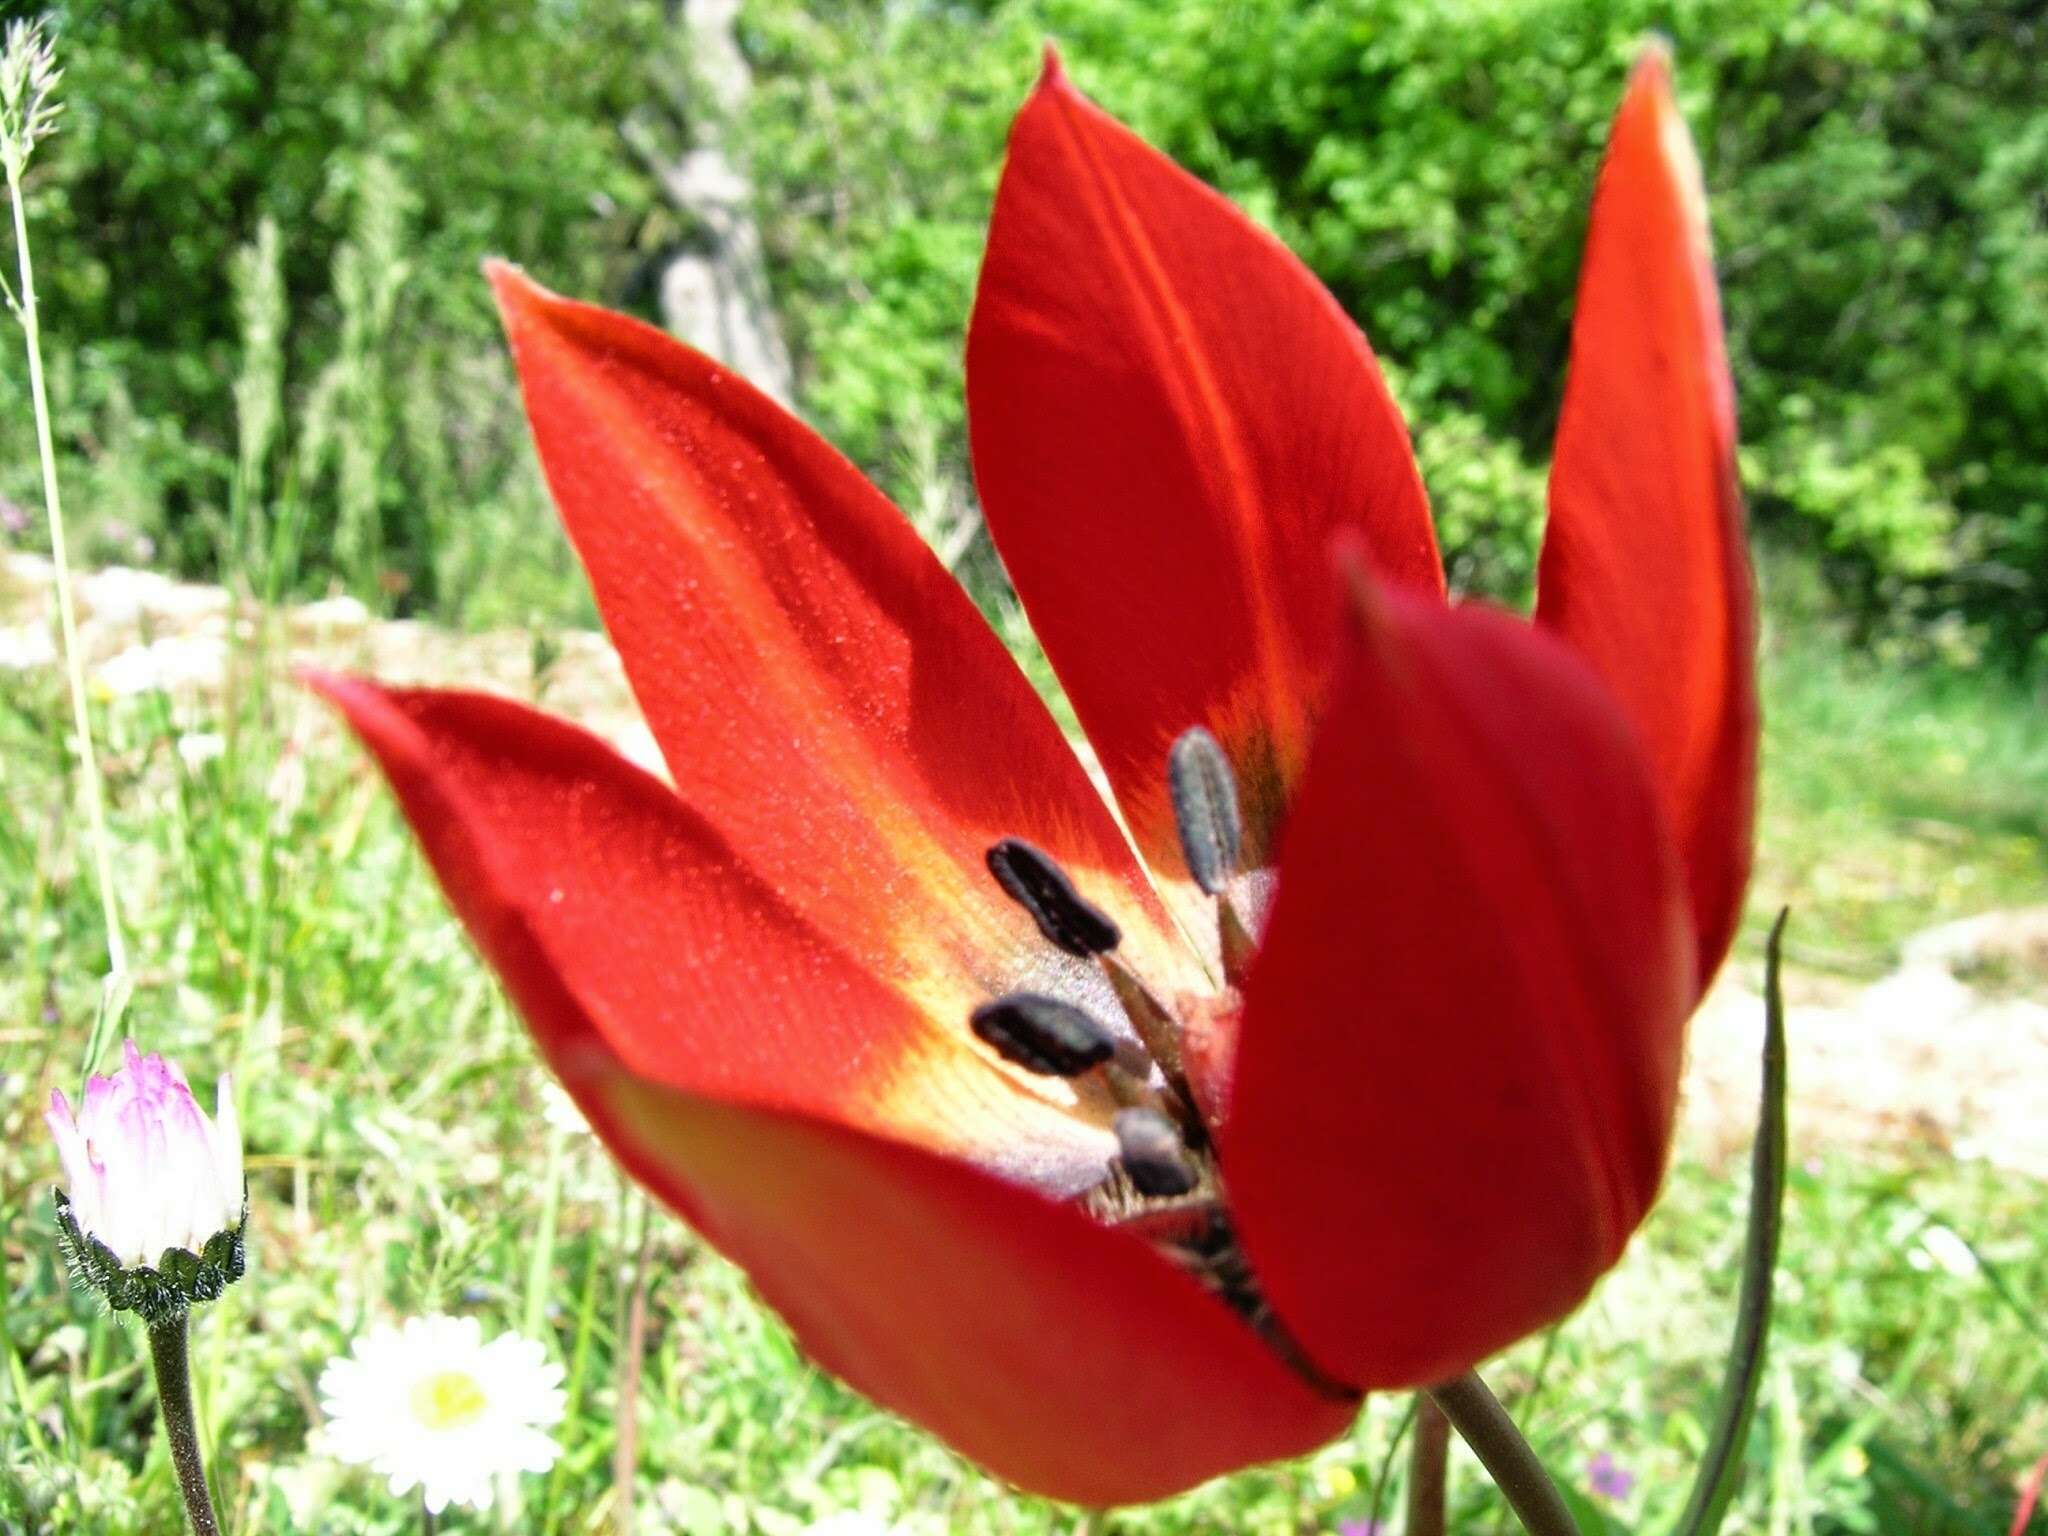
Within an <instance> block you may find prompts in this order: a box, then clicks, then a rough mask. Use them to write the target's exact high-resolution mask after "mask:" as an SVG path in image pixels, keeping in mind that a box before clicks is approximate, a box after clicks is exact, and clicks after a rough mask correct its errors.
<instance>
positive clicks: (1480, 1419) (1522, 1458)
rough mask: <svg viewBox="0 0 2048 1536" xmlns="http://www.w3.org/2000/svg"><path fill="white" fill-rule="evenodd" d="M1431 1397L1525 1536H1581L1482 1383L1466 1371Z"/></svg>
mask: <svg viewBox="0 0 2048 1536" xmlns="http://www.w3.org/2000/svg"><path fill="white" fill-rule="evenodd" d="M1429 1396H1430V1399H1431V1400H1432V1401H1433V1402H1434V1403H1435V1404H1436V1405H1437V1407H1439V1408H1441V1409H1442V1410H1443V1414H1444V1417H1445V1418H1447V1419H1449V1420H1450V1421H1451V1424H1452V1426H1453V1427H1454V1428H1455V1429H1456V1430H1457V1431H1458V1433H1459V1434H1460V1435H1461V1436H1463V1437H1464V1441H1465V1443H1466V1444H1467V1445H1469V1446H1471V1447H1472V1451H1473V1454H1474V1455H1476V1456H1477V1457H1478V1458H1479V1461H1480V1465H1482V1466H1484V1467H1485V1468H1486V1470H1487V1471H1488V1472H1489V1473H1490V1474H1491V1475H1492V1477H1493V1481H1494V1485H1495V1486H1496V1487H1498V1488H1499V1489H1500V1491H1501V1496H1502V1497H1503V1498H1505V1499H1506V1500H1507V1501H1508V1507H1509V1508H1510V1509H1512V1510H1514V1512H1515V1517H1516V1518H1517V1519H1519V1520H1520V1521H1521V1522H1522V1528H1523V1529H1524V1530H1526V1531H1527V1532H1528V1533H1529V1536H1579V1526H1578V1522H1577V1521H1575V1520H1573V1519H1572V1514H1571V1511H1570V1510H1569V1509H1567V1508H1565V1503H1564V1496H1563V1495H1562V1494H1560V1493H1559V1492H1558V1491H1557V1485H1556V1484H1555V1483H1553V1482H1552V1481H1551V1480H1550V1474H1549V1473H1548V1472H1546V1471H1544V1470H1543V1463H1542V1462H1541V1461H1539V1460H1537V1458H1536V1453H1535V1451H1533V1450H1531V1449H1530V1447H1529V1442H1528V1441H1527V1440H1524V1439H1523V1438H1522V1432H1521V1431H1520V1430H1519V1429H1517V1428H1515V1421H1514V1420H1513V1419H1511V1418H1509V1417H1508V1411H1507V1410H1506V1409H1505V1408H1503V1407H1501V1405H1500V1399H1498V1398H1496V1397H1495V1396H1494V1395H1493V1394H1492V1393H1491V1392H1489V1391H1488V1390H1487V1388H1486V1383H1485V1382H1483V1381H1481V1380H1480V1379H1479V1378H1478V1377H1477V1376H1476V1375H1474V1374H1473V1373H1472V1372H1470V1371H1467V1372H1466V1373H1465V1374H1464V1375H1463V1376H1460V1377H1458V1378H1457V1379H1456V1380H1454V1381H1447V1382H1444V1383H1443V1384H1442V1385H1441V1386H1435V1387H1431V1388H1430V1389H1429Z"/></svg>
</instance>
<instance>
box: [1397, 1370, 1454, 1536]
mask: <svg viewBox="0 0 2048 1536" xmlns="http://www.w3.org/2000/svg"><path fill="white" fill-rule="evenodd" d="M1450 1455H1451V1421H1450V1420H1449V1419H1447V1418H1445V1417H1444V1411H1443V1409H1441V1408H1439V1407H1437V1405H1436V1403H1435V1401H1434V1400H1433V1399H1432V1398H1431V1397H1430V1396H1429V1394H1428V1393H1426V1392H1418V1393H1416V1394H1415V1445H1414V1447H1413V1449H1412V1451H1411V1453H1410V1456H1409V1461H1408V1520H1407V1523H1406V1524H1405V1525H1404V1526H1402V1528H1401V1530H1402V1536H1444V1503H1445V1498H1446V1495H1447V1493H1448V1491H1449V1486H1450Z"/></svg>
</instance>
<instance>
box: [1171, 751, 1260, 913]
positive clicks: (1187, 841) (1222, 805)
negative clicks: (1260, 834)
mask: <svg viewBox="0 0 2048 1536" xmlns="http://www.w3.org/2000/svg"><path fill="white" fill-rule="evenodd" d="M1166 787H1167V792H1168V794H1169V795H1170V796H1171V797H1172V799H1173V819H1174V823H1175V825H1177V826H1178V827H1179V828H1180V851H1181V856H1182V857H1183V858H1185V859H1186V860H1187V862H1188V873H1189V874H1191V875H1193V876H1194V877H1195V884H1197V885H1199V886H1200V887H1201V888H1202V889H1203V890H1205V891H1207V892H1208V893H1209V894H1210V895H1211V896H1215V895H1217V894H1219V893H1220V892H1221V891H1222V889H1223V885H1224V882H1225V881H1227V880H1229V878H1230V877H1231V876H1232V875H1234V874H1236V873H1237V860H1238V855H1239V854H1240V853H1241V852H1242V851H1243V846H1244V823H1243V822H1242V821H1241V820H1240V819H1239V817H1238V812H1237V778H1236V775H1234V774H1233V773H1232V772H1231V771H1230V759H1229V758H1228V757H1225V756H1224V755H1223V748H1222V746H1221V745H1220V744H1219V743H1218V742H1217V740H1216V738H1215V737H1214V736H1211V735H1210V734H1209V733H1208V732H1207V731H1206V730H1204V729H1203V728H1202V727H1201V726H1199V725H1197V726H1192V727H1190V728H1189V729H1188V730H1185V731H1183V732H1181V735H1180V739H1179V740H1177V741H1175V742H1174V744H1173V749H1172V750H1171V751H1170V752H1168V753H1167V754H1166Z"/></svg>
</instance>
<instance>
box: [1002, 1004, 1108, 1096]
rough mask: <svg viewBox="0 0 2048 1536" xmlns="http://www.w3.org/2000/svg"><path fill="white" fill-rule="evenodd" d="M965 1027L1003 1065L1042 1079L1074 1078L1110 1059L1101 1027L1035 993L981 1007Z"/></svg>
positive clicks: (1078, 1011) (1070, 1007) (1069, 1006)
mask: <svg viewBox="0 0 2048 1536" xmlns="http://www.w3.org/2000/svg"><path fill="white" fill-rule="evenodd" d="M968 1021H969V1022H970V1023H971V1024H972V1025H973V1026H974V1032H975V1034H977V1035H979V1036H980V1037H981V1038H982V1039H983V1040H985V1041H987V1042H988V1044H989V1045H991V1046H993V1047H994V1048H995V1051H996V1054H997V1055H999V1056H1001V1057H1002V1058H1003V1060H1005V1061H1014V1062H1015V1063H1016V1064H1017V1065H1018V1066H1020V1067H1022V1068H1024V1070H1025V1071H1027V1072H1038V1073H1042V1074H1043V1075H1044V1076H1046V1077H1077V1076H1079V1075H1080V1074H1081V1073H1083V1072H1086V1071H1087V1070H1088V1069H1089V1068H1091V1067H1099V1066H1101V1065H1102V1064H1103V1063H1104V1062H1105V1061H1107V1060H1109V1058H1110V1057H1111V1056H1113V1055H1114V1054H1115V1053H1116V1039H1115V1037H1114V1036H1112V1035H1111V1034H1110V1032H1109V1030H1108V1028H1107V1027H1105V1026H1104V1025H1102V1024H1100V1023H1098V1022H1097V1021H1096V1020H1095V1019H1094V1018H1093V1017H1092V1016H1090V1015H1089V1014H1088V1013H1086V1012H1084V1011H1083V1010H1082V1009H1079V1008H1076V1007H1075V1006H1074V1005H1073V1004H1072V1003H1063V1002H1061V1001H1060V1000H1059V999H1058V998H1056V997H1045V996H1042V995H1041V994H1039V993H1036V992H1012V993H1010V994H1008V995H1007V996H1005V997H999V998H997V999H996V1000H995V1001H994V1002H992V1003H983V1004H982V1005H981V1006H980V1007H979V1008H977V1009H975V1010H974V1012H973V1013H972V1014H971V1015H969V1020H968Z"/></svg>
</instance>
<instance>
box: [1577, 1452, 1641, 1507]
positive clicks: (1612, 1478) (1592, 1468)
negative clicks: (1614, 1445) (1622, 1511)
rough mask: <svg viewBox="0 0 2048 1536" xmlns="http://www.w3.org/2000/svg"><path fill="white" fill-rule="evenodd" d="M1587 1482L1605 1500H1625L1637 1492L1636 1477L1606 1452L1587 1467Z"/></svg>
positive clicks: (1596, 1457)
mask: <svg viewBox="0 0 2048 1536" xmlns="http://www.w3.org/2000/svg"><path fill="white" fill-rule="evenodd" d="M1586 1480H1587V1481H1588V1482H1589V1483H1590V1484H1592V1487H1593V1491H1594V1492H1595V1493H1597V1494H1599V1495H1600V1497H1601V1498H1603V1499H1625V1498H1627V1497H1628V1496H1629V1495H1630V1494H1631V1493H1633V1492H1634V1491H1635V1486H1636V1475H1635V1473H1633V1472H1631V1471H1629V1470H1628V1468H1626V1467H1624V1466H1622V1465H1621V1464H1620V1463H1619V1462H1617V1461H1616V1460H1615V1459H1614V1457H1613V1456H1612V1455H1611V1454H1609V1453H1608V1452H1606V1451H1602V1452H1601V1453H1600V1454H1599V1455H1598V1456H1595V1457H1594V1458H1593V1459H1592V1461H1590V1462H1589V1463H1587V1466H1586Z"/></svg>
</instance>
